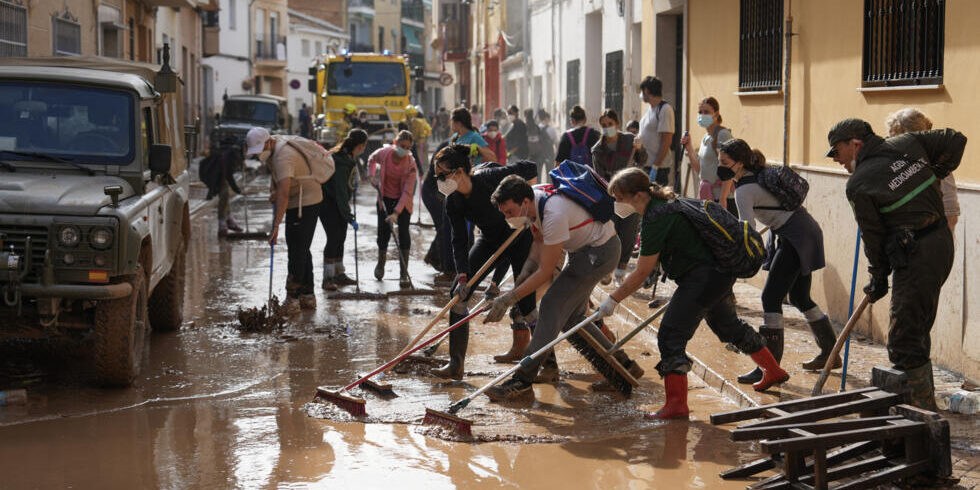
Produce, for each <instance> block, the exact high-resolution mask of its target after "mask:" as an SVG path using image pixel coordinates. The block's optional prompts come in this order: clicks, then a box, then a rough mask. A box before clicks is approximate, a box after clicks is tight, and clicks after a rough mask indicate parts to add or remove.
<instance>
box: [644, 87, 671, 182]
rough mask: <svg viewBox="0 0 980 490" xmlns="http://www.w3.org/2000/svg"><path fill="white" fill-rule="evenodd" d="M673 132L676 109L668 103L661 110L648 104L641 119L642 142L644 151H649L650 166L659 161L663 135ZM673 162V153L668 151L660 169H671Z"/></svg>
mask: <svg viewBox="0 0 980 490" xmlns="http://www.w3.org/2000/svg"><path fill="white" fill-rule="evenodd" d="M673 132H674V108H673V107H672V106H671V105H670V104H668V103H664V104H663V105H661V106H660V108H659V109H655V108H654V107H650V105H649V104H647V110H646V112H644V113H643V118H641V119H640V141H642V142H643V149H645V150H646V151H647V163H648V164H650V165H653V164H654V163H655V162H656V161H657V155H658V154H659V153H660V142H661V133H673ZM673 160H674V159H673V158H672V157H671V152H670V150H668V151H667V154H666V155H665V156H664V159H663V160H661V161H660V165H659V167H669V166H670V164H671V162H673Z"/></svg>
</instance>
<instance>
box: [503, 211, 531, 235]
mask: <svg viewBox="0 0 980 490" xmlns="http://www.w3.org/2000/svg"><path fill="white" fill-rule="evenodd" d="M530 222H531V218H528V217H527V214H526V213H524V206H521V215H520V216H514V217H511V218H507V226H510V227H511V229H513V230H520V229H522V228H524V227H525V226H527V225H528V224H529V223H530Z"/></svg>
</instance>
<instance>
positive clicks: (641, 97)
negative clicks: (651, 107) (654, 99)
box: [640, 92, 647, 103]
mask: <svg viewBox="0 0 980 490" xmlns="http://www.w3.org/2000/svg"><path fill="white" fill-rule="evenodd" d="M646 101H647V98H646V97H644V96H643V92H640V102H643V103H646Z"/></svg>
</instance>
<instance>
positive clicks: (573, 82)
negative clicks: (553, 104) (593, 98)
mask: <svg viewBox="0 0 980 490" xmlns="http://www.w3.org/2000/svg"><path fill="white" fill-rule="evenodd" d="M566 66H567V68H566V70H567V72H566V76H565V80H566V83H567V84H568V86H567V95H566V97H565V107H566V108H568V109H571V108H572V107H574V106H576V105H578V74H579V60H572V61H569V62H568V64H567V65H566Z"/></svg>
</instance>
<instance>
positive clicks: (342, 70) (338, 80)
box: [327, 62, 408, 97]
mask: <svg viewBox="0 0 980 490" xmlns="http://www.w3.org/2000/svg"><path fill="white" fill-rule="evenodd" d="M327 70H328V71H327V94H328V95H353V96H359V97H383V96H388V95H405V94H406V93H407V92H408V88H407V87H406V83H405V65H403V64H401V63H358V62H352V63H347V62H337V63H332V64H330V66H329V67H328V68H327Z"/></svg>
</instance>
